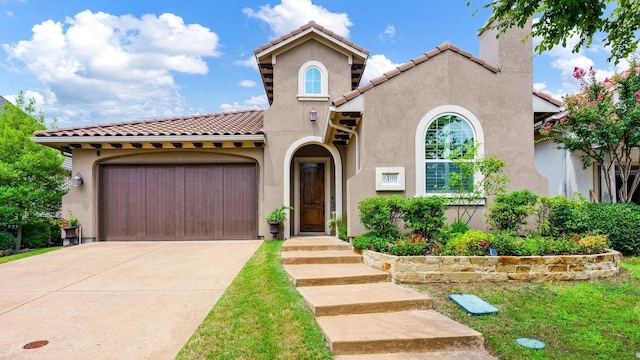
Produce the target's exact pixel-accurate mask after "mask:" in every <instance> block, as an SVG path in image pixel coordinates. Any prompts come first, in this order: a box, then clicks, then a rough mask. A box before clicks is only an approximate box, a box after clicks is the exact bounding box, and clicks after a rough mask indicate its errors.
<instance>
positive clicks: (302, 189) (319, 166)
mask: <svg viewBox="0 0 640 360" xmlns="http://www.w3.org/2000/svg"><path fill="white" fill-rule="evenodd" d="M319 140H320V139H319V138H317V137H308V138H304V139H300V140H299V141H298V142H296V143H294V144H293V145H292V146H291V147H290V148H289V150H288V151H287V154H286V156H285V176H284V179H285V184H284V185H285V186H284V187H285V191H284V204H288V205H291V206H293V207H294V209H293V211H292V212H291V218H290V219H291V221H292V222H293V227H292V228H289V227H286V228H285V234H284V235H285V237H289V236H290V235H305V234H328V233H329V231H330V229H329V228H328V227H327V220H328V219H329V218H330V217H331V213H332V211H336V212H337V213H338V214H341V213H342V161H341V158H340V153H339V152H338V150H337V149H336V148H335V147H334V146H333V145H327V144H322V143H321V142H320V141H319Z"/></svg>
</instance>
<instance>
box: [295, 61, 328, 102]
mask: <svg viewBox="0 0 640 360" xmlns="http://www.w3.org/2000/svg"><path fill="white" fill-rule="evenodd" d="M298 100H301V101H326V100H329V74H328V73H327V68H326V67H325V66H324V65H322V63H320V62H318V61H307V62H306V63H304V64H303V65H302V66H301V67H300V70H299V71H298Z"/></svg>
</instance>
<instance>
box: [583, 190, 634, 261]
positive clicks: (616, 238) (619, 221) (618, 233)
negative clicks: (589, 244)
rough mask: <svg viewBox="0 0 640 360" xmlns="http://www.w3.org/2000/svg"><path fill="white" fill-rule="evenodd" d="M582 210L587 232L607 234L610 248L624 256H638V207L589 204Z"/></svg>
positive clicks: (631, 205) (632, 205)
mask: <svg viewBox="0 0 640 360" xmlns="http://www.w3.org/2000/svg"><path fill="white" fill-rule="evenodd" d="M584 209H585V220H584V221H585V225H586V228H587V229H589V231H592V232H594V233H600V234H607V235H608V240H609V244H610V246H611V248H613V249H614V250H618V251H620V252H621V253H623V254H625V255H634V254H635V255H638V254H640V206H638V205H635V204H602V203H600V204H597V203H589V204H587V205H586V206H585V207H584Z"/></svg>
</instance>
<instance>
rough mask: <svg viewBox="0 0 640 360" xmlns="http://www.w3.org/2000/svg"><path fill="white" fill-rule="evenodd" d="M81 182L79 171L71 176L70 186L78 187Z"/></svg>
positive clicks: (82, 180)
mask: <svg viewBox="0 0 640 360" xmlns="http://www.w3.org/2000/svg"><path fill="white" fill-rule="evenodd" d="M83 182H84V179H82V175H80V173H79V172H77V173H76V176H74V177H72V178H71V186H75V187H80V186H82V183H83Z"/></svg>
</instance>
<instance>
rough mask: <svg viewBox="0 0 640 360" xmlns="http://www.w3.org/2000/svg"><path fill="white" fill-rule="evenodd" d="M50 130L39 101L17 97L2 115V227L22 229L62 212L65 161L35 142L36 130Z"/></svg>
mask: <svg viewBox="0 0 640 360" xmlns="http://www.w3.org/2000/svg"><path fill="white" fill-rule="evenodd" d="M43 129H46V126H45V122H44V116H43V114H42V113H41V112H38V113H36V111H35V101H34V100H33V99H30V100H29V101H25V99H24V94H23V93H20V94H19V95H18V97H17V98H16V106H13V105H10V104H5V105H4V107H3V108H2V112H1V113H0V224H7V225H9V224H11V225H17V226H18V241H17V244H16V248H17V249H19V248H20V242H21V237H22V226H24V225H25V224H30V223H34V222H38V221H39V220H41V218H42V217H43V216H46V215H48V214H54V213H56V212H57V211H58V210H59V209H60V204H61V201H62V195H63V194H64V192H65V190H64V189H63V184H64V176H65V170H64V169H63V168H62V166H61V165H62V161H63V158H62V157H61V156H60V155H59V154H58V153H57V152H56V151H55V150H53V149H50V148H46V147H44V146H42V145H39V144H35V143H33V142H32V141H31V140H30V139H29V138H30V137H31V136H32V134H33V133H34V132H35V131H38V130H43Z"/></svg>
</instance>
